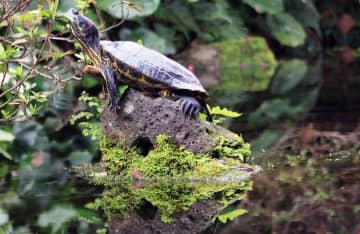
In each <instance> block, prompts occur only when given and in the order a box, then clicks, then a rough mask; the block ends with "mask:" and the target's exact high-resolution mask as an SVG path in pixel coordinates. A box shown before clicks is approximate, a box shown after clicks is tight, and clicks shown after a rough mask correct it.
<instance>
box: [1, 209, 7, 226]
mask: <svg viewBox="0 0 360 234" xmlns="http://www.w3.org/2000/svg"><path fill="white" fill-rule="evenodd" d="M7 222H9V214H8V213H7V212H6V211H5V210H3V209H1V208H0V226H2V225H4V224H6V223H7Z"/></svg>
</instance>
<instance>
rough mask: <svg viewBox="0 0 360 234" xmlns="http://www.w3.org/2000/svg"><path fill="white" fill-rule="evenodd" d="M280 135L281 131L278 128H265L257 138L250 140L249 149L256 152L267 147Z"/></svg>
mask: <svg viewBox="0 0 360 234" xmlns="http://www.w3.org/2000/svg"><path fill="white" fill-rule="evenodd" d="M282 135H283V133H282V132H281V131H278V130H265V131H264V132H262V133H261V134H260V135H259V136H258V137H257V138H255V139H253V140H252V141H251V143H250V145H251V151H252V152H254V153H256V152H261V151H263V150H267V149H269V148H270V147H271V146H273V145H274V144H275V143H276V142H277V141H278V140H279V139H280V138H281V136H282Z"/></svg>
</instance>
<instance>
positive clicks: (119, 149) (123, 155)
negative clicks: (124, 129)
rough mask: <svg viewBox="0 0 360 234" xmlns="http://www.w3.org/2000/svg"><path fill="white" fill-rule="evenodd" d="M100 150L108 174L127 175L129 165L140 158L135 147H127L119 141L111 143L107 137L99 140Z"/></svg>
mask: <svg viewBox="0 0 360 234" xmlns="http://www.w3.org/2000/svg"><path fill="white" fill-rule="evenodd" d="M100 150H101V152H102V153H103V162H104V163H105V165H106V168H107V170H108V172H109V173H110V174H121V175H127V172H128V169H129V167H130V166H131V165H132V164H133V163H134V162H135V161H136V160H138V159H139V158H142V156H141V155H140V154H139V152H138V150H137V149H135V148H131V149H127V148H126V147H125V146H124V144H123V143H122V142H121V141H118V142H117V143H116V144H113V143H112V142H111V140H110V139H108V138H107V137H103V139H102V140H101V143H100Z"/></svg>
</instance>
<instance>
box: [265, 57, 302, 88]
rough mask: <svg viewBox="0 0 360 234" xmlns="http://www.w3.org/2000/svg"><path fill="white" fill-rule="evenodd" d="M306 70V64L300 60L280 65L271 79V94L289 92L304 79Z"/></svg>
mask: <svg viewBox="0 0 360 234" xmlns="http://www.w3.org/2000/svg"><path fill="white" fill-rule="evenodd" d="M307 70H308V67H307V64H306V62H305V61H304V60H300V59H294V60H290V61H286V62H285V63H283V64H281V65H280V67H279V68H278V70H277V72H276V74H275V76H274V78H273V82H272V84H271V92H272V93H274V94H285V93H287V92H290V91H291V90H292V89H293V88H295V87H296V86H297V85H298V84H299V83H300V82H301V81H302V80H303V79H304V77H305V75H306V73H307Z"/></svg>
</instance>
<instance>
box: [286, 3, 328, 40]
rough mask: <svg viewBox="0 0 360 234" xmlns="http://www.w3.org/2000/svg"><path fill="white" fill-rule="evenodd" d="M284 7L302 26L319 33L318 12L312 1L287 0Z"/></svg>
mask: <svg viewBox="0 0 360 234" xmlns="http://www.w3.org/2000/svg"><path fill="white" fill-rule="evenodd" d="M285 8H286V11H287V12H288V13H290V14H291V15H292V16H294V17H295V18H296V20H297V21H299V22H300V23H301V24H302V25H303V26H304V27H311V28H313V29H315V30H316V32H317V33H318V35H321V29H320V25H319V19H320V16H319V12H318V11H317V9H316V7H315V6H314V3H313V2H312V1H298V0H287V1H285Z"/></svg>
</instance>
